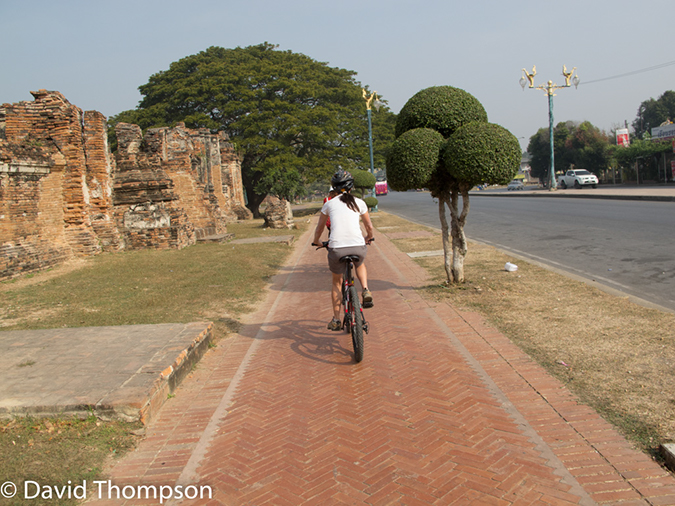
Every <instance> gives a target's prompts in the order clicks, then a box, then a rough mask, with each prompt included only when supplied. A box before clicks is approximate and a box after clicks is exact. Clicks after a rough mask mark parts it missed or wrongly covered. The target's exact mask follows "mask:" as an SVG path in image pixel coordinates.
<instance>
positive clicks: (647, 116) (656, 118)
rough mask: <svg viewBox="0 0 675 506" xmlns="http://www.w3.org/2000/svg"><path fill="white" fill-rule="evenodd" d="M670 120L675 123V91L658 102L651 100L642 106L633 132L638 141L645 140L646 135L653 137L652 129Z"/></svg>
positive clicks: (634, 123) (660, 98) (657, 100)
mask: <svg viewBox="0 0 675 506" xmlns="http://www.w3.org/2000/svg"><path fill="white" fill-rule="evenodd" d="M669 120H670V121H675V91H670V90H669V91H666V92H664V93H663V94H662V95H661V96H660V97H659V98H658V99H656V100H654V99H653V98H650V99H649V100H645V101H644V102H642V103H641V104H640V107H639V108H638V112H637V117H636V118H635V120H634V121H633V130H635V134H636V136H637V137H638V139H644V138H645V134H646V133H647V134H650V135H651V129H652V128H654V127H657V126H659V125H661V124H662V123H664V122H666V121H669Z"/></svg>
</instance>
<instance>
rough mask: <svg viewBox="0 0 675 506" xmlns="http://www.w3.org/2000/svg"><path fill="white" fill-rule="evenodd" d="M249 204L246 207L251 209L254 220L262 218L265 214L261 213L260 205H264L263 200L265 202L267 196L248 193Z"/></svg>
mask: <svg viewBox="0 0 675 506" xmlns="http://www.w3.org/2000/svg"><path fill="white" fill-rule="evenodd" d="M247 196H248V204H246V207H248V208H249V210H250V211H251V212H252V213H253V217H254V218H262V217H263V214H262V213H261V212H260V204H262V202H263V200H265V197H267V195H257V194H255V193H253V192H250V193H248V192H247Z"/></svg>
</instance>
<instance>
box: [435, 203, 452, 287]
mask: <svg viewBox="0 0 675 506" xmlns="http://www.w3.org/2000/svg"><path fill="white" fill-rule="evenodd" d="M446 205H447V206H448V207H450V196H449V195H448V194H447V193H444V194H442V195H440V196H439V197H438V216H439V218H440V219H441V232H442V235H443V256H444V259H445V275H446V276H447V278H448V284H450V283H452V263H451V261H450V259H451V256H450V251H451V248H450V227H449V226H448V219H447V217H446V216H445V206H446Z"/></svg>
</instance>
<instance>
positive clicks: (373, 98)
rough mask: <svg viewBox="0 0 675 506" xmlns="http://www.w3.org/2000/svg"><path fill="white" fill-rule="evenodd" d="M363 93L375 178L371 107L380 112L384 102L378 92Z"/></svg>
mask: <svg viewBox="0 0 675 506" xmlns="http://www.w3.org/2000/svg"><path fill="white" fill-rule="evenodd" d="M361 90H362V91H363V98H364V100H365V101H366V112H367V114H368V147H369V148H370V173H371V174H372V175H373V177H374V176H375V163H374V162H373V123H372V120H371V113H370V109H371V106H373V105H374V106H375V110H377V111H379V110H380V107H382V102H381V101H380V99H379V98H377V92H376V91H373V92H372V93H371V94H370V95H368V93H366V89H365V88H361ZM374 196H375V188H373V189H372V190H371V197H374ZM373 211H377V206H375V207H374V208H373Z"/></svg>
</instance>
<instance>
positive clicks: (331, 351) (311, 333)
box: [259, 320, 354, 365]
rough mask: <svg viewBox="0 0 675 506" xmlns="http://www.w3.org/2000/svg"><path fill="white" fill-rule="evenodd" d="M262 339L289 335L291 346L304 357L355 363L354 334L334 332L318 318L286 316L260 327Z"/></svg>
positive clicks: (330, 362)
mask: <svg viewBox="0 0 675 506" xmlns="http://www.w3.org/2000/svg"><path fill="white" fill-rule="evenodd" d="M260 330H261V331H262V336H261V337H259V339H262V340H267V339H286V340H289V341H290V347H291V349H292V350H293V351H294V352H295V353H297V354H298V355H301V356H303V357H306V358H309V359H312V360H316V361H318V362H324V363H327V364H335V365H350V364H354V352H353V351H352V348H351V346H352V344H351V337H350V336H349V334H347V333H346V332H331V331H330V330H327V329H326V324H325V323H322V322H320V321H318V320H285V321H281V322H271V323H267V324H263V325H262V326H261V327H260Z"/></svg>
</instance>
